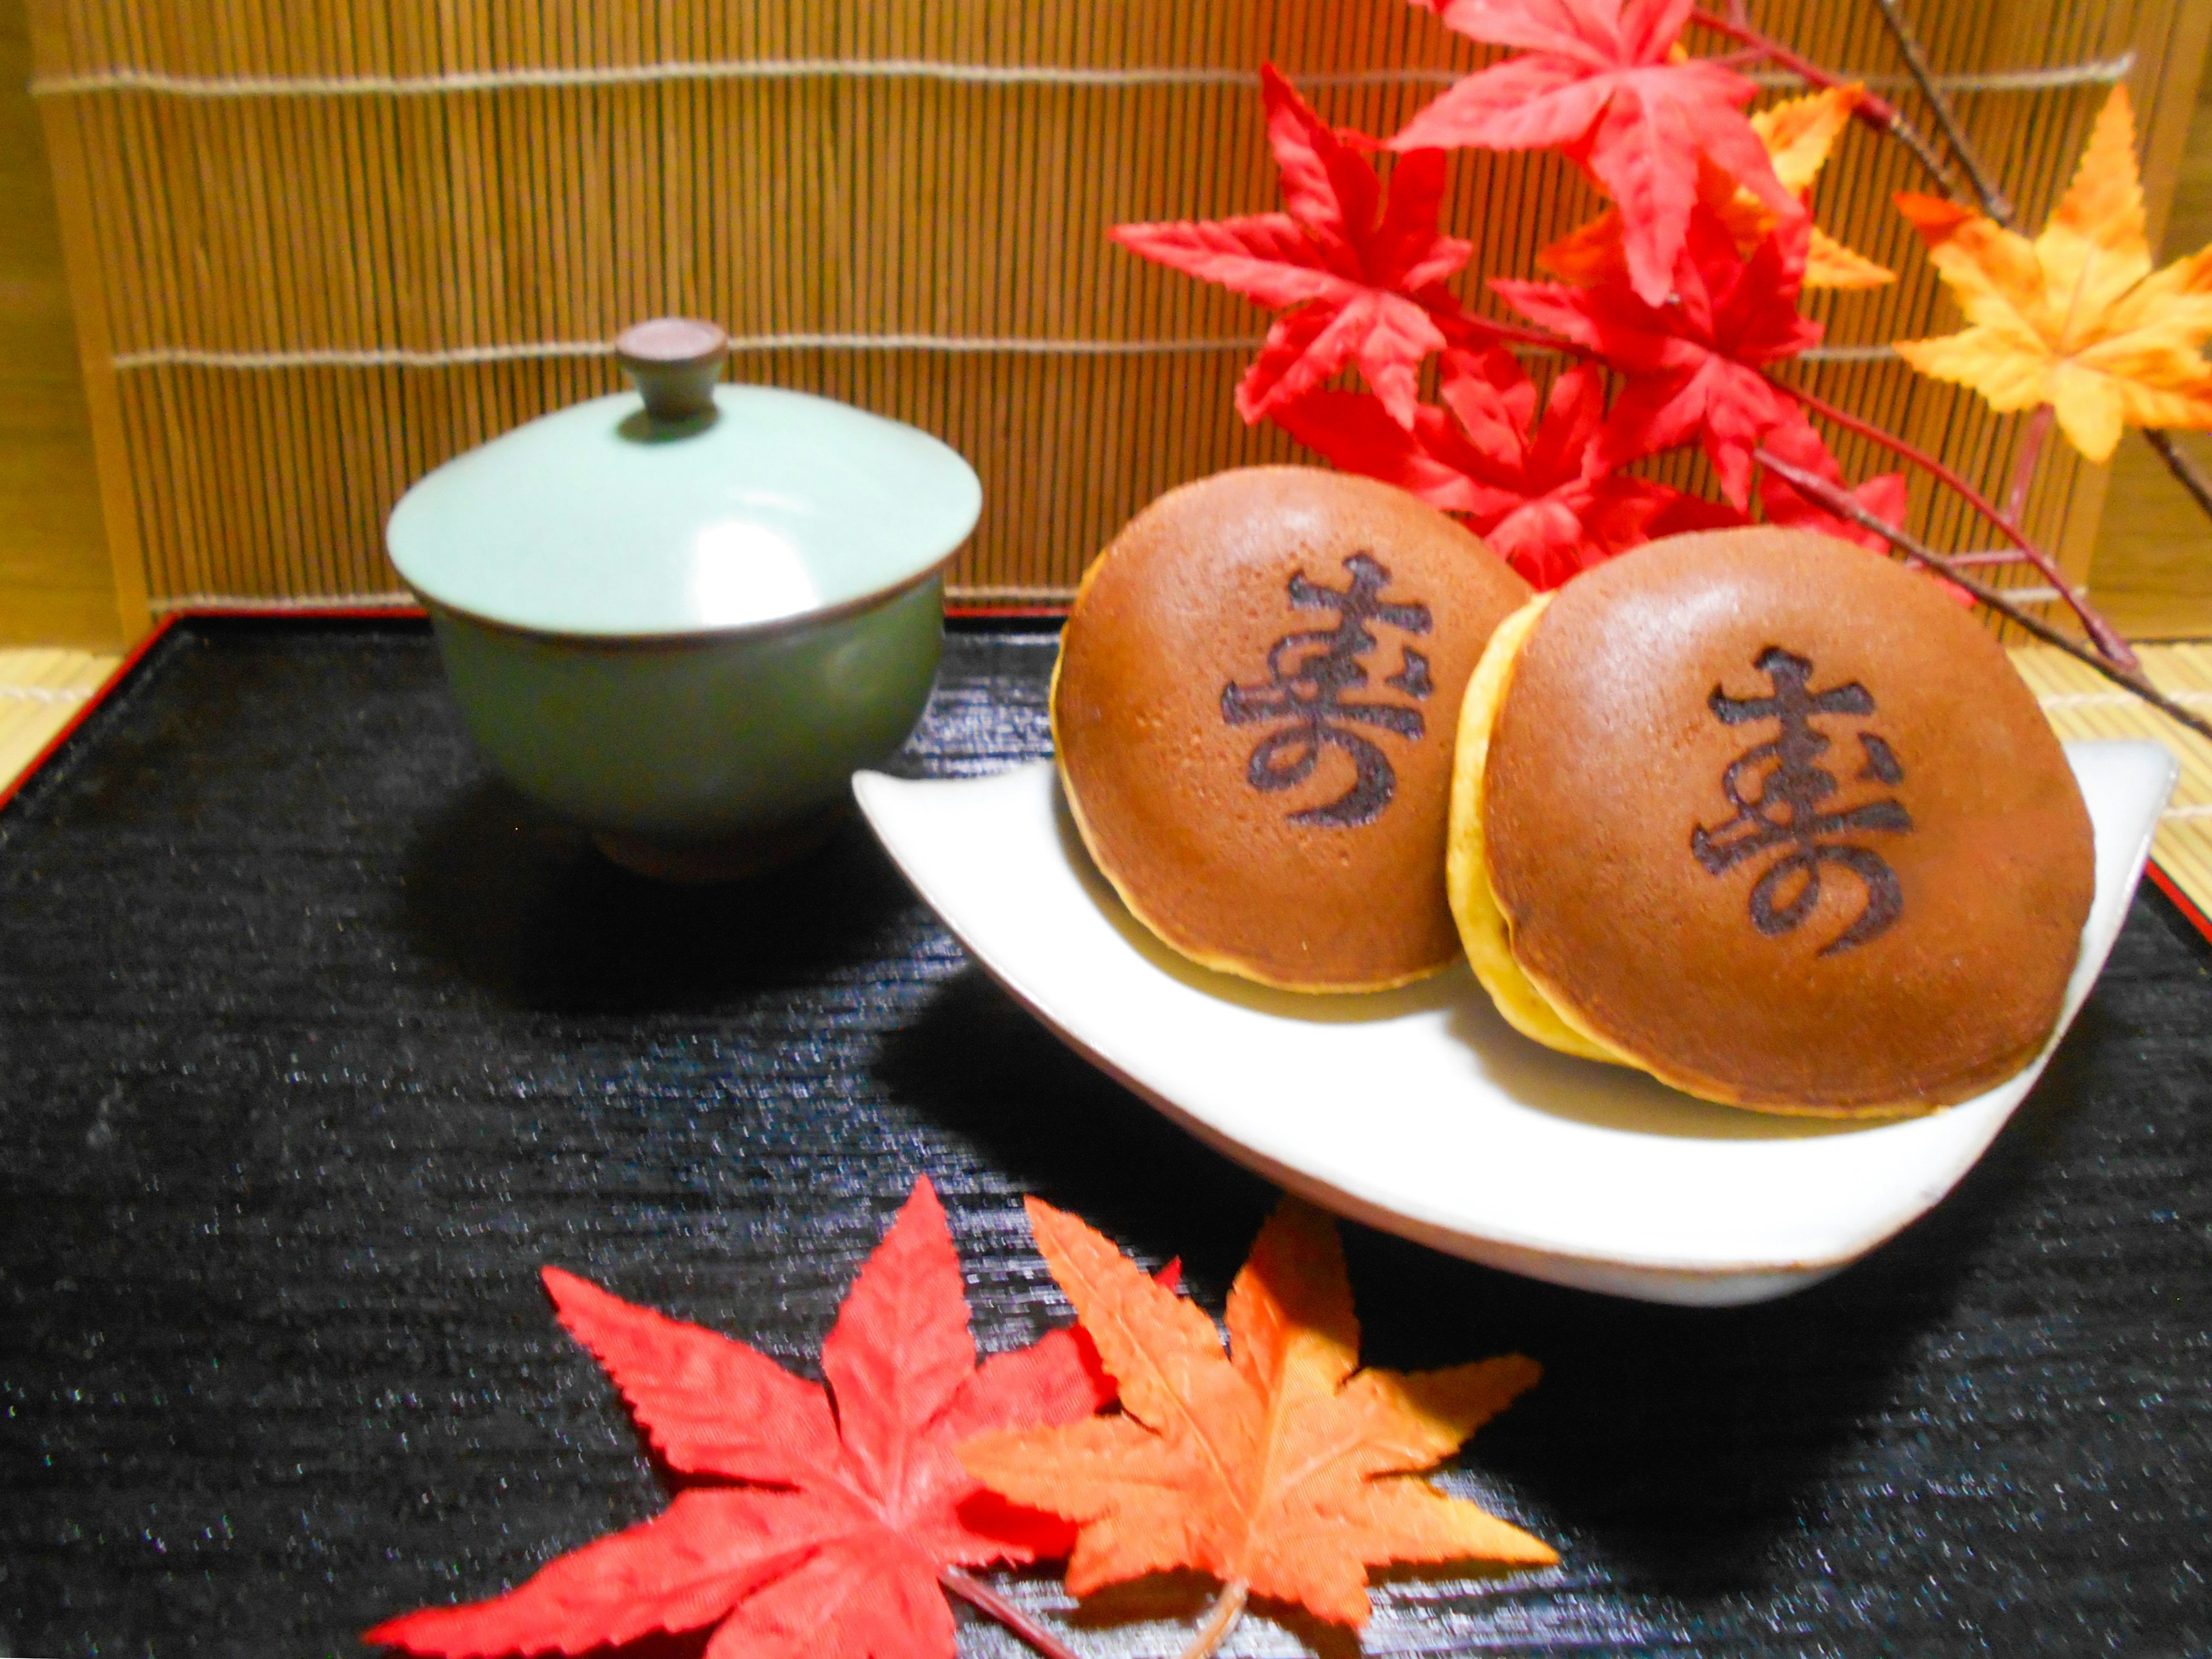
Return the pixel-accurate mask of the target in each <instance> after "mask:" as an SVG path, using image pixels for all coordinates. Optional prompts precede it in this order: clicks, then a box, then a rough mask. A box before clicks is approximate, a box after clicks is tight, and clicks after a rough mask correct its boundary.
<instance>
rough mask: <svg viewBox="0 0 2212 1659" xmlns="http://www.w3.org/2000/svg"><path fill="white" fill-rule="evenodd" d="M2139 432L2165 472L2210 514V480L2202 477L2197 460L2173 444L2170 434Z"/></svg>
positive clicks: (2211, 482) (2154, 431)
mask: <svg viewBox="0 0 2212 1659" xmlns="http://www.w3.org/2000/svg"><path fill="white" fill-rule="evenodd" d="M2139 430H2141V432H2142V440H2143V441H2144V442H2145V443H2147V444H2148V445H2149V446H2150V447H2152V448H2153V449H2155V450H2156V451H2157V452H2158V454H2159V459H2160V460H2162V461H2164V462H2165V463H2166V471H2169V472H2171V473H2172V474H2173V476H2174V477H2176V478H2178V479H2179V480H2180V482H2181V487H2182V488H2183V489H2185V490H2187V491H2188V492H2189V493H2190V494H2191V495H2194V496H2195V497H2196V498H2197V506H2199V507H2203V509H2204V511H2205V512H2206V513H2208V514H2212V478H2208V477H2205V476H2204V469H2203V467H2201V466H2199V465H2197V458H2196V457H2195V456H2193V455H2191V453H2189V452H2188V451H2187V450H2185V449H2184V448H2183V447H2181V446H2180V445H2179V444H2178V443H2176V442H2174V441H2173V435H2172V433H2170V432H2159V431H2156V430H2154V429H2153V428H2149V427H2142V428H2139Z"/></svg>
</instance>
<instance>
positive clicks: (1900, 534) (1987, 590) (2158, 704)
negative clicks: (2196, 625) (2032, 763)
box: [1752, 447, 2212, 738]
mask: <svg viewBox="0 0 2212 1659" xmlns="http://www.w3.org/2000/svg"><path fill="white" fill-rule="evenodd" d="M1752 459H1754V460H1756V461H1757V462H1758V463H1759V465H1761V466H1763V467H1765V469H1766V470H1767V471H1770V472H1771V473H1773V474H1774V476H1775V477H1778V478H1780V479H1781V480H1783V482H1784V483H1787V484H1788V485H1789V486H1790V488H1791V489H1795V490H1796V491H1797V492H1798V494H1800V495H1803V496H1805V497H1806V498H1807V499H1808V500H1809V501H1818V502H1819V503H1820V505H1821V506H1822V507H1825V508H1826V509H1827V510H1828V511H1829V512H1831V513H1835V514H1836V515H1837V516H1838V518H1844V519H1849V520H1850V521H1851V522H1852V523H1854V524H1856V525H1857V526H1860V527H1861V528H1862V529H1866V530H1871V531H1872V532H1874V533H1875V535H1877V536H1880V537H1881V538H1883V539H1884V540H1886V541H1887V542H1888V543H1889V544H1890V545H1891V546H1893V547H1894V548H1896V549H1897V550H1899V552H1901V553H1904V554H1906V555H1907V556H1910V557H1911V558H1913V559H1916V560H1917V561H1919V562H1921V563H1923V564H1924V565H1927V566H1928V567H1929V568H1931V569H1933V570H1936V571H1937V572H1939V573H1941V574H1942V575H1943V576H1944V577H1945V578H1946V579H1947V580H1949V581H1951V582H1953V583H1955V584H1956V585H1957V586H1959V587H1960V588H1962V589H1964V590H1965V591H1966V592H1967V593H1968V594H1970V595H1972V597H1973V599H1975V600H1976V601H1977V602H1978V603H1979V604H1982V605H1987V606H1988V607H1989V608H1990V610H1992V611H1996V613H1997V614H1998V615H1999V616H2001V617H2003V618H2004V619H2005V620H2006V621H2007V622H2009V623H2014V624H2015V625H2016V626H2017V627H2019V628H2021V629H2024V630H2025V631H2027V633H2030V634H2033V635H2034V636H2035V637H2036V638H2037V639H2039V640H2041V641H2043V642H2044V643H2045V644H2046V645H2054V646H2057V647H2058V648H2059V649H2060V650H2061V651H2063V652H2064V653H2066V654H2067V655H2068V656H2069V657H2072V658H2074V659H2075V660H2077V661H2080V662H2085V663H2087V664H2088V665H2089V666H2090V667H2092V668H2093V669H2095V670H2096V671H2098V672H2099V673H2100V674H2102V675H2103V676H2104V677H2105V678H2106V679H2108V680H2110V681H2112V683H2113V684H2115V685H2119V686H2124V687H2125V688H2126V689H2127V690H2130V691H2132V692H2134V693H2135V694H2136V696H2139V697H2141V698H2142V700H2143V701H2144V702H2147V703H2148V704H2149V705H2150V706H2151V707H2152V708H2155V709H2157V710H2158V711H2159V713H2160V714H2164V715H2166V716H2167V717H2168V718H2170V719H2172V720H2179V721H2180V722H2181V724H2182V725H2184V726H2187V727H2188V728H2189V729H2190V730H2191V731H2192V732H2197V733H2198V734H2199V735H2200V736H2203V737H2206V738H2212V723H2208V722H2206V721H2205V720H2203V718H2202V717H2201V716H2199V715H2197V714H2191V712H2190V711H2189V710H2188V709H2186V708H2183V707H2182V706H2181V705H2180V704H2179V703H2178V702H2174V700H2173V699H2172V698H2171V697H2169V696H2166V693H2165V692H2163V691H2161V690H2159V689H2158V688H2157V687H2156V686H2155V685H2153V684H2151V683H2150V681H2149V680H2148V678H2146V677H2145V676H2144V674H2143V673H2142V670H2141V669H2139V668H2136V667H2134V666H2132V665H2123V664H2120V663H2118V662H2114V661H2112V659H2109V658H2107V657H2106V656H2104V655H2102V654H2101V653H2099V652H2096V651H2093V650H2091V649H2090V648H2089V647H2087V646H2086V645H2084V644H2082V643H2081V641H2079V640H2076V639H2075V638H2073V637H2072V636H2071V635H2067V634H2063V633H2061V632H2060V631H2059V630H2058V629H2056V628H2053V627H2052V626H2051V624H2050V623H2047V622H2045V621H2044V620H2043V619H2042V618H2041V617H2038V616H2036V615H2035V614H2034V613H2033V612H2032V611H2027V610H2026V609H2024V608H2023V607H2022V606H2021V605H2016V604H2015V603H2014V602H2013V600H2011V599H2008V598H2007V597H2006V596H2005V594H2004V593H2003V592H2001V591H2000V590H1999V589H1996V588H1994V587H1990V586H1987V585H1986V584H1984V583H1983V582H1981V581H1979V580H1976V579H1975V578H1974V577H1972V576H1971V575H1969V574H1966V568H1965V567H1964V566H1963V565H1961V564H1960V562H1958V561H1956V560H1954V559H1949V558H1946V557H1945V556H1943V555H1942V554H1941V553H1938V552H1936V550H1934V549H1932V548H1930V547H1929V545H1928V544H1926V543H1924V542H1923V541H1922V540H1920V538H1918V537H1917V536H1915V535H1913V534H1912V533H1911V532H1910V531H1908V530H1905V529H1902V528H1900V527H1899V526H1896V525H1893V524H1891V523H1890V522H1889V521H1888V520H1885V519H1882V518H1879V517H1877V516H1876V515H1875V514H1874V513H1869V512H1868V511H1867V510H1866V508H1865V507H1862V506H1860V505H1859V503H1858V501H1857V500H1856V499H1855V498H1853V497H1852V496H1851V495H1850V494H1849V493H1847V492H1846V491H1844V490H1842V489H1838V488H1837V487H1836V486H1835V485H1834V484H1832V483H1829V482H1828V481H1827V480H1826V478H1823V477H1820V475H1819V474H1818V473H1814V472H1808V471H1806V470H1805V469H1804V468H1802V467H1798V466H1792V465H1790V463H1789V462H1787V461H1785V460H1783V459H1781V458H1780V457H1778V456H1777V455H1774V454H1773V453H1770V452H1769V451H1768V450H1766V449H1765V448H1764V447H1761V448H1759V449H1755V450H1753V452H1752Z"/></svg>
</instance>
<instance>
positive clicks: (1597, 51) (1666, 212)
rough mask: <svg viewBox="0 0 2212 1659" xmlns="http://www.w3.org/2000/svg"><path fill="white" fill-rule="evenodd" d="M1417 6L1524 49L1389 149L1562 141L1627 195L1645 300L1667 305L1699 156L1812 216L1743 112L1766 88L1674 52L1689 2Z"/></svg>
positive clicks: (1423, 115)
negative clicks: (1786, 184) (1788, 187)
mask: <svg viewBox="0 0 2212 1659" xmlns="http://www.w3.org/2000/svg"><path fill="white" fill-rule="evenodd" d="M1414 3H1416V4H1418V5H1425V6H1426V7H1428V8H1429V9H1431V10H1433V11H1434V12H1436V13H1437V15H1438V16H1440V17H1442V18H1443V21H1444V22H1445V24H1446V26H1447V27H1450V28H1453V29H1456V30H1457V31H1458V32H1459V33H1462V34H1465V35H1469V36H1472V37H1473V38H1474V39H1475V40H1481V41H1485V42H1487V43H1488V44H1490V45H1492V46H1517V47H1519V48H1521V52H1520V55H1519V56H1517V57H1514V58H1508V59H1506V61H1505V62H1504V63H1502V64H1493V65H1492V67H1490V68H1489V69H1486V70H1480V71H1479V72H1477V73H1475V74H1474V75H1470V76H1466V77H1465V78H1463V79H1462V80H1461V81H1459V82H1457V83H1456V84H1455V85H1454V86H1453V87H1452V88H1451V89H1450V90H1449V91H1448V92H1446V93H1444V94H1443V95H1442V96H1441V97H1439V98H1437V100H1436V101H1435V102H1433V103H1431V104H1430V105H1429V106H1427V107H1426V108H1425V109H1423V110H1422V111H1421V112H1420V113H1419V114H1418V115H1416V116H1414V118H1413V120H1412V121H1411V122H1410V123H1409V124H1407V127H1406V130H1405V131H1402V132H1401V133H1400V134H1398V136H1397V137H1395V138H1393V139H1391V140H1390V146H1389V147H1390V148H1391V149H1397V150H1419V149H1436V148H1445V149H1456V148H1459V147H1462V146H1466V145H1473V146H1475V147H1478V148H1480V149H1553V148H1558V149H1564V150H1565V151H1566V153H1567V154H1568V155H1569V156H1570V157H1571V158H1572V159H1573V160H1575V161H1578V162H1580V163H1581V164H1582V165H1583V167H1586V168H1587V169H1588V170H1589V173H1591V175H1592V176H1593V177H1595V179H1596V180H1597V181H1598V183H1599V185H1601V186H1602V187H1603V188H1604V190H1605V191H1606V193H1607V195H1609V196H1611V197H1613V200H1614V201H1615V202H1617V203H1619V204H1620V210H1621V219H1622V222H1623V225H1624V235H1623V243H1624V252H1626V255H1627V259H1628V270H1629V276H1630V280H1631V283H1632V286H1633V287H1634V289H1635V290H1636V292H1637V294H1638V295H1640V296H1642V298H1643V299H1644V301H1645V302H1646V303H1648V304H1650V305H1655V306H1656V305H1660V304H1662V303H1664V301H1666V298H1667V292H1668V288H1669V287H1670V286H1671V284H1672V283H1673V282H1674V275H1675V266H1676V261H1677V259H1678V258H1679V256H1680V253H1681V251H1682V244H1683V240H1684V238H1685V237H1686V235H1687V234H1688V228H1689V223H1690V217H1691V210H1692V207H1693V206H1694V205H1695V204H1696V203H1697V199H1698V161H1699V157H1700V156H1702V157H1704V158H1705V160H1706V161H1710V162H1711V163H1712V165H1713V166H1715V167H1718V168H1719V169H1720V170H1721V171H1722V172H1723V173H1726V174H1728V175H1729V177H1730V178H1732V179H1735V181H1736V182H1737V183H1738V184H1741V185H1744V186H1745V187H1746V188H1747V189H1748V190H1749V191H1751V192H1752V193H1753V195H1755V196H1756V197H1759V200H1760V201H1762V202H1764V203H1765V204H1766V205H1767V206H1768V207H1769V208H1770V209H1771V210H1773V212H1774V213H1775V215H1776V216H1778V218H1782V219H1802V218H1803V216H1804V211H1805V210H1804V208H1803V206H1802V204H1800V203H1799V202H1798V200H1797V198H1796V197H1794V196H1793V195H1791V194H1790V191H1788V190H1786V189H1784V187H1783V185H1782V182H1781V180H1780V179H1777V178H1776V177H1775V176H1774V167H1773V163H1772V162H1771V161H1770V160H1769V159H1768V157H1767V154H1766V146H1765V144H1763V143H1760V142H1759V135H1758V134H1757V133H1755V132H1753V131H1752V127H1751V123H1750V122H1749V121H1748V120H1747V119H1746V118H1744V114H1743V106H1745V105H1746V104H1747V103H1749V102H1750V101H1751V100H1752V97H1753V94H1755V93H1756V92H1757V91H1758V88H1756V87H1754V86H1753V84H1752V83H1751V82H1749V81H1747V80H1745V79H1744V78H1743V76H1740V75H1737V74H1735V73H1734V72H1733V71H1731V70H1726V69H1723V68H1722V67H1721V66H1720V65H1719V64H1713V63H1709V62H1706V61H1705V60H1704V59H1701V58H1686V57H1680V56H1677V55H1676V54H1675V41H1676V38H1677V37H1678V36H1679V35H1680V33H1682V25H1683V24H1684V22H1685V21H1687V19H1688V17H1689V15H1690V10H1691V7H1692V0H1414Z"/></svg>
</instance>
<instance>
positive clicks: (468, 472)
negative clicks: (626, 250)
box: [386, 318, 982, 639]
mask: <svg viewBox="0 0 2212 1659" xmlns="http://www.w3.org/2000/svg"><path fill="white" fill-rule="evenodd" d="M615 344H616V356H617V359H618V360H619V361H620V362H622V364H623V368H625V369H626V370H628V371H629V374H630V375H631V378H632V379H633V380H635V382H636V384H637V386H638V390H636V391H632V392H617V393H616V394H615V395H613V396H611V397H605V398H592V399H590V400H589V401H587V402H585V403H580V404H574V405H573V406H571V407H569V408H567V409H563V410H556V412H554V413H552V414H550V415H546V416H540V417H539V418H538V419H537V420H533V421H530V422H526V423H525V424H524V425H521V426H519V427H517V428H514V429H513V430H512V431H510V432H508V433H507V434H505V435H502V436H501V437H498V438H495V439H493V440H492V441H490V442H489V443H486V444H484V445H483V446H482V447H479V448H477V449H474V450H471V451H470V452H469V453H466V454H464V455H461V456H459V457H457V458H456V459H453V460H451V461H448V462H447V463H446V464H445V465H443V466H441V467H439V468H438V469H437V470H436V471H434V472H431V473H430V474H428V476H427V477H423V478H422V479H421V480H419V481H418V482H417V483H416V484H415V486H414V487H413V488H412V489H410V490H409V491H408V492H407V494H406V495H405V496H404V497H403V498H402V499H401V501H400V502H399V505H398V507H395V508H394V509H393V510H392V519H391V522H390V524H389V525H388V526H386V544H387V545H388V546H389V548H390V550H391V553H392V562H393V563H394V564H395V565H397V566H398V569H399V574H400V575H401V576H402V577H403V578H404V580H406V582H407V585H408V586H410V587H411V588H413V589H414V590H415V591H416V592H417V593H418V594H420V595H421V596H422V598H423V599H425V600H426V601H428V602H429V603H430V604H432V605H436V606H441V607H443V608H445V609H447V610H450V611H459V612H461V613H463V614H464V615H466V616H470V617H475V618H477V620H479V621H482V622H486V623H491V624H493V625H495V626H497V627H502V628H508V629H521V630H524V631H526V632H531V633H544V634H549V635H583V636H586V637H592V638H606V639H635V638H655V637H665V636H680V635H698V634H722V633H729V632H744V631H749V630H754V629H774V628H779V627H784V626H788V625H790V624H792V623H799V622H803V621H806V620H810V619H813V618H817V617H821V616H823V615H824V614H827V613H832V612H836V611H844V610H848V609H854V608H859V607H860V606H863V605H867V604H870V603H872V602H873V601H874V600H876V599H880V598H883V597H885V596H887V595H889V594H890V593H893V592H898V591H900V590H901V589H902V588H905V587H908V586H912V585H913V584H914V583H915V582H917V581H920V580H923V579H925V578H926V577H927V576H928V575H929V574H930V573H932V572H933V571H934V570H936V569H937V568H939V567H940V566H941V565H943V564H944V562H945V561H946V560H947V559H949V558H950V557H951V556H952V554H953V553H954V551H955V550H957V549H958V547H959V546H960V544H961V543H962V542H963V541H965V540H966V539H967V538H968V534H969V532H970V531H972V530H973V529H974V528H975V520H976V516H977V514H978V513H980V512H981V507H982V486H981V483H979V482H978V481H977V479H976V477H975V470H974V469H973V468H972V467H970V466H969V465H968V463H967V462H966V461H965V460H964V459H962V457H961V456H960V455H959V453H957V451H955V450H953V449H951V448H950V447H947V446H946V445H945V444H942V443H940V442H939V441H937V440H936V439H934V438H933V437H931V436H929V435H928V434H927V433H924V432H921V431H919V430H917V429H916V428H913V427H910V426H908V425H906V424H905V423H903V422H899V421H892V420H886V419H884V417H882V416H877V415H871V414H868V413H866V412H865V411H864V410H858V409H854V408H853V407H852V406H850V405H849V404H841V403H837V402H836V401H834V400H832V399H829V398H817V397H811V396H809V395H807V394H806V393H805V392H786V391H782V390H779V389H777V388H775V387H770V386H719V385H716V384H715V381H716V380H717V378H718V377H719V375H720V371H721V366H722V363H723V362H724V360H725V358H726V356H727V354H728V338H727V337H726V335H725V334H724V333H723V332H722V331H721V330H720V329H719V328H717V327H715V326H714V325H713V324H711V323H701V322H695V321H691V320H690V319H678V318H662V319H656V320H654V321H652V322H648V323H641V324H640V325H637V326H635V327H634V328H631V329H629V330H628V331H625V332H624V333H623V335H622V336H621V337H619V338H618V339H617V341H616V343H615Z"/></svg>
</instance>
